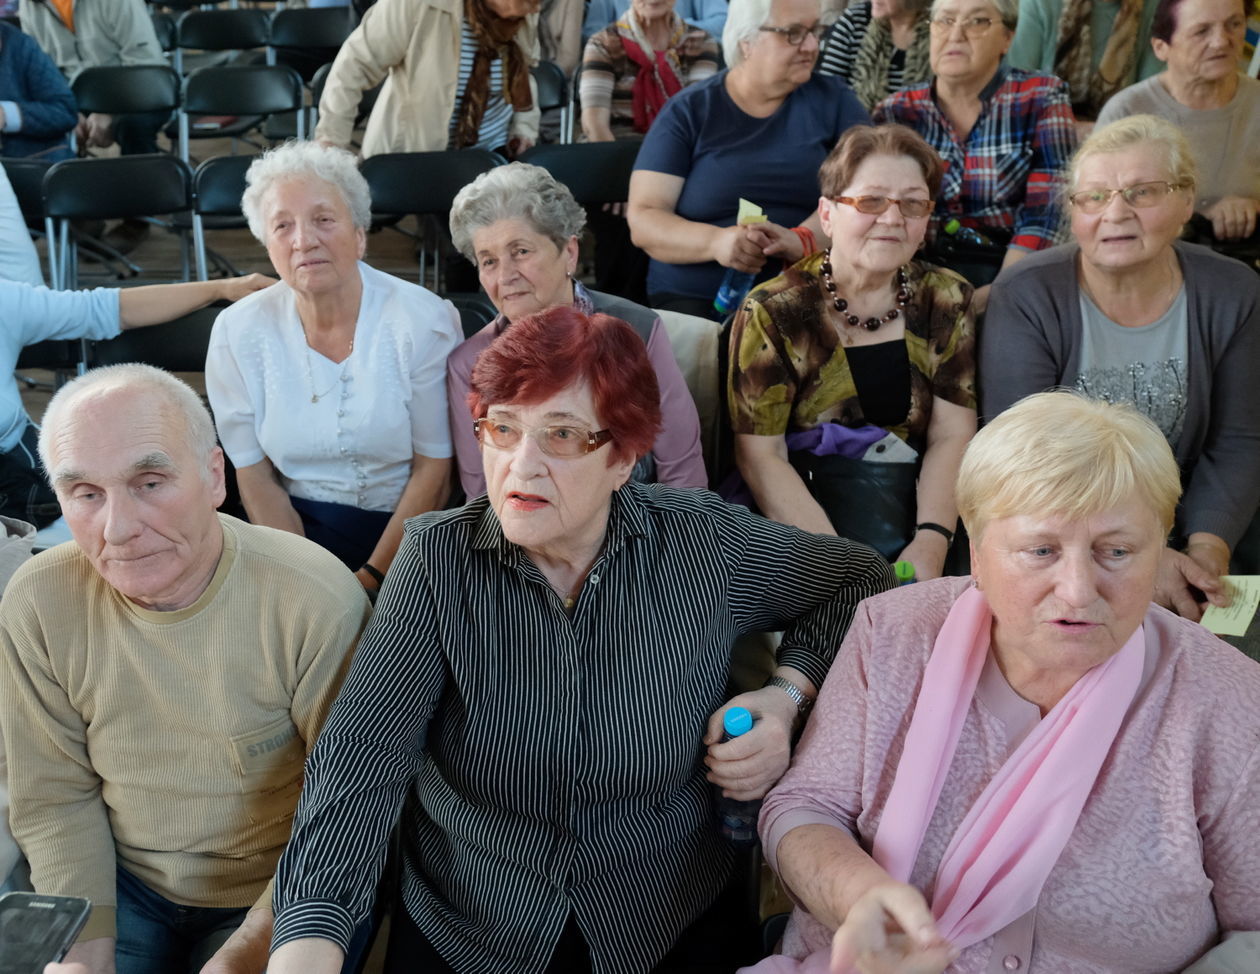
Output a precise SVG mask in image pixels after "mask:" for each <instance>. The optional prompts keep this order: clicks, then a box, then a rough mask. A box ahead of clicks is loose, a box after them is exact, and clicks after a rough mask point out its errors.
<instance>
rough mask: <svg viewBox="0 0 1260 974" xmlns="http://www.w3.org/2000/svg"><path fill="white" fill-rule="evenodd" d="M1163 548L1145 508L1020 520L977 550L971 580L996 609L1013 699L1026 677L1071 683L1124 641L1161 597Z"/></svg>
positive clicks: (996, 530) (998, 650)
mask: <svg viewBox="0 0 1260 974" xmlns="http://www.w3.org/2000/svg"><path fill="white" fill-rule="evenodd" d="M1163 548H1164V531H1163V529H1162V526H1161V524H1160V520H1159V518H1158V517H1157V516H1156V515H1155V514H1154V513H1153V512H1152V511H1151V509H1150V508H1149V507H1147V506H1146V505H1145V504H1144V503H1142V502H1140V501H1132V502H1129V503H1127V504H1122V505H1120V506H1118V507H1114V508H1111V509H1110V510H1108V511H1104V512H1103V513H1101V514H1098V515H1095V516H1094V517H1089V518H1085V519H1084V520H1075V521H1071V520H1067V519H1066V518H1063V517H1056V516H1047V517H1040V516H1032V515H1019V516H1015V517H1006V518H998V519H995V520H993V521H990V522H989V524H988V525H987V526H986V527H985V529H984V534H983V535H982V536H981V539H980V541H979V542H975V541H973V542H972V546H971V559H972V572H971V573H972V575H973V577H974V578H975V579H976V581H977V582H978V583H979V585H980V587H981V590H982V591H983V592H984V595H985V597H986V598H987V599H988V602H989V606H990V607H991V608H992V610H993V616H994V623H993V644H992V645H993V651H994V653H995V654H996V656H997V660H998V663H999V664H1000V665H1001V667H1002V672H1003V673H1005V674H1006V676H1007V679H1008V680H1010V681H1011V685H1012V686H1013V687H1014V688H1015V690H1016V691H1019V690H1020V686H1019V685H1018V684H1019V683H1020V682H1021V678H1025V679H1026V677H1027V675H1029V674H1048V673H1056V674H1062V675H1064V676H1066V677H1067V678H1068V681H1069V684H1070V683H1071V682H1075V680H1076V679H1078V678H1079V677H1080V675H1082V674H1084V672H1085V671H1086V670H1088V669H1090V668H1091V667H1093V666H1096V665H1098V664H1099V663H1101V662H1103V661H1104V660H1106V659H1108V658H1110V657H1111V656H1112V655H1113V654H1114V653H1116V652H1118V651H1119V650H1120V648H1121V647H1122V646H1123V645H1124V644H1125V642H1126V641H1127V640H1128V638H1129V636H1131V635H1132V634H1133V631H1134V630H1135V629H1136V628H1137V627H1138V625H1139V624H1140V623H1141V621H1142V617H1143V615H1145V613H1146V609H1147V606H1148V605H1149V604H1150V601H1151V598H1152V596H1153V595H1154V592H1155V575H1156V572H1157V570H1158V568H1159V558H1160V553H1161V552H1162V551H1163Z"/></svg>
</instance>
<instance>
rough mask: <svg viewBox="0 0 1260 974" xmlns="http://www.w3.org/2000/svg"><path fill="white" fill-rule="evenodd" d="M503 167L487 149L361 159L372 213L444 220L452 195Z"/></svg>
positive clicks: (498, 159) (499, 159)
mask: <svg viewBox="0 0 1260 974" xmlns="http://www.w3.org/2000/svg"><path fill="white" fill-rule="evenodd" d="M501 165H503V157H502V156H499V155H497V154H496V153H493V152H490V151H489V150H487V149H452V150H447V151H445V152H387V153H384V154H382V155H378V156H369V157H368V158H366V159H364V160H363V167H362V172H363V178H364V179H366V180H367V183H368V187H369V188H370V189H371V191H372V212H373V214H379V215H391V216H395V215H401V214H409V213H412V214H418V215H421V216H423V215H428V214H433V215H436V216H443V217H445V216H446V214H448V213H449V212H450V209H451V203H452V201H453V200H454V199H455V194H456V193H458V192H459V191H460V190H461V189H463V188H464V187H465V186H467V185H468V184H469V183H471V182H472V181H473V180H474V179H476V178H477V177H478V176H479V175H481V174H482V173H483V172H489V171H490V170H491V169H493V168H494V167H495V166H501Z"/></svg>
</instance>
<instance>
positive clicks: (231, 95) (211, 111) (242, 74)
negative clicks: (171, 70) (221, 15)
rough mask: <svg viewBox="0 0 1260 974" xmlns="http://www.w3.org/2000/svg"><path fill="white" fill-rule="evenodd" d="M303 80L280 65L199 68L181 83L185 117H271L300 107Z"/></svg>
mask: <svg viewBox="0 0 1260 974" xmlns="http://www.w3.org/2000/svg"><path fill="white" fill-rule="evenodd" d="M304 100H305V92H304V89H303V87H302V77H301V75H299V74H298V73H297V72H296V71H294V70H293V69H292V68H290V67H285V66H284V65H280V64H240V65H236V64H233V65H223V66H216V67H209V68H199V69H198V70H196V71H194V72H193V73H192V74H190V75H189V76H188V77H187V78H185V79H184V99H183V102H184V103H183V110H184V112H185V114H188V115H271V114H273V113H275V112H293V111H298V110H300V109H301V108H302V107H303V104H304Z"/></svg>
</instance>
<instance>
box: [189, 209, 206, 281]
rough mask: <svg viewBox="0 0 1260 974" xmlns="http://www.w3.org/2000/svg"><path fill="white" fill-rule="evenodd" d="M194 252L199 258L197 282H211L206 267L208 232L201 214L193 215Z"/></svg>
mask: <svg viewBox="0 0 1260 974" xmlns="http://www.w3.org/2000/svg"><path fill="white" fill-rule="evenodd" d="M192 223H193V250H194V251H195V253H196V258H197V280H199V281H208V280H210V276H209V270H208V268H207V267H206V231H205V226H204V225H203V224H202V222H201V214H200V213H196V212H194V213H193V220H192Z"/></svg>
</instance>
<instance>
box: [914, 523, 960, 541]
mask: <svg viewBox="0 0 1260 974" xmlns="http://www.w3.org/2000/svg"><path fill="white" fill-rule="evenodd" d="M914 530H915V531H916V532H918V531H935V532H936V533H937V534H942V535H944V536H945V543H946V544H953V543H954V532H953V531H951V530H950V529H949V528H947V527H945V525H943V524H937V523H936V522H934V521H923V522H921V523H919V524H916V525H915V526H914Z"/></svg>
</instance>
